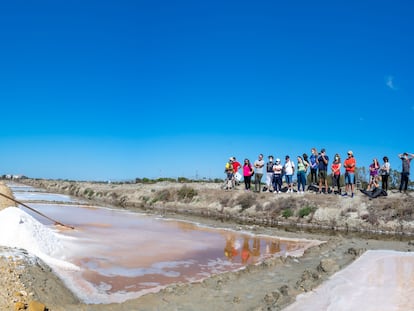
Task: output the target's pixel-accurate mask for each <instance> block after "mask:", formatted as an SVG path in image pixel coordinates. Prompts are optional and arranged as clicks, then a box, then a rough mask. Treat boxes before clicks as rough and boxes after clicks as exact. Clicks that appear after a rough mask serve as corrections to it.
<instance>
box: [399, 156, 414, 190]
mask: <svg viewBox="0 0 414 311" xmlns="http://www.w3.org/2000/svg"><path fill="white" fill-rule="evenodd" d="M398 157H399V158H400V159H401V161H402V172H401V182H400V192H402V191H404V192H406V191H407V187H408V183H409V182H410V180H409V176H410V164H411V160H412V159H414V154H412V153H408V152H404V153H401V154H399V155H398Z"/></svg>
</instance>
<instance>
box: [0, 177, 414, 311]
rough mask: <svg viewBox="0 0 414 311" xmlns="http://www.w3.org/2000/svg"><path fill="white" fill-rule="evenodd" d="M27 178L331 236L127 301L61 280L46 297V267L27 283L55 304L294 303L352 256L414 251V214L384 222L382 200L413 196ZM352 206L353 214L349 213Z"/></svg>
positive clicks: (162, 208)
mask: <svg viewBox="0 0 414 311" xmlns="http://www.w3.org/2000/svg"><path fill="white" fill-rule="evenodd" d="M25 184H27V185H32V186H34V187H38V188H43V189H46V190H47V191H50V192H54V193H63V194H70V195H74V196H77V197H82V198H86V199H87V200H89V201H90V202H91V203H97V204H100V205H104V206H109V207H113V208H121V209H128V210H132V211H134V210H135V211H137V212H138V211H139V212H142V211H146V212H148V213H154V214H161V215H164V216H166V217H170V218H177V219H185V220H189V221H195V222H199V223H202V224H205V225H209V226H213V227H221V228H231V229H234V230H243V231H249V232H252V233H255V234H266V235H271V236H282V237H295V238H306V239H317V240H322V241H325V242H326V243H323V244H322V245H320V246H317V247H314V248H311V249H309V250H308V251H306V253H305V255H304V256H303V257H300V258H292V257H287V258H275V259H271V260H267V261H266V262H264V263H262V264H260V265H258V266H248V267H247V268H246V269H244V270H241V271H239V272H234V273H225V274H221V275H217V276H215V277H212V278H209V279H207V280H205V281H203V282H201V283H194V284H175V285H171V286H169V287H167V288H166V289H164V290H161V291H160V292H158V293H153V294H147V295H145V296H142V297H140V298H137V299H133V300H130V301H126V302H124V303H122V304H109V305H86V304H82V303H80V302H78V301H76V299H75V300H73V296H72V297H70V296H71V293H70V292H68V290H67V289H66V288H65V287H64V286H62V284H60V285H58V286H55V287H54V289H53V290H52V291H53V293H54V295H53V298H52V299H50V296H51V295H48V294H50V293H48V291H47V290H43V294H44V296H42V291H39V287H41V286H42V284H43V283H44V280H45V279H47V278H48V277H49V276H50V274H53V273H52V272H51V271H47V269H43V272H39V273H37V272H36V273H37V275H32V276H31V280H30V282H28V281H24V285H25V287H26V289H25V290H26V291H28V292H30V293H35V292H36V294H33V295H32V296H33V299H38V300H40V301H42V302H46V303H45V304H46V306H47V308H48V309H49V310H104V311H106V310H212V309H230V310H281V309H283V307H285V306H287V305H288V304H290V303H292V302H293V301H294V299H295V297H296V295H298V294H300V293H303V292H307V291H310V290H312V289H313V288H315V287H316V286H317V285H319V284H321V283H322V282H323V281H325V280H327V279H328V278H329V277H330V276H331V275H332V274H334V273H335V272H336V271H339V270H340V269H342V268H344V267H345V266H347V265H349V264H350V263H352V262H353V261H354V260H355V259H356V258H357V257H358V256H360V255H361V254H362V253H363V252H364V251H365V250H368V249H389V250H397V251H412V250H413V248H414V246H413V245H414V243H413V242H412V241H411V236H410V234H411V232H412V231H411V230H409V229H410V228H411V226H412V223H411V221H409V220H408V219H407V218H406V219H399V220H393V221H385V220H386V219H387V218H386V217H389V216H388V215H384V216H382V212H383V209H384V207H385V210H390V209H392V208H394V209H397V208H401V206H405V205H407V206H408V205H410V204H411V205H412V202H413V201H412V197H411V196H410V195H408V196H407V195H406V196H398V195H396V196H389V197H386V198H384V199H381V201H380V200H378V201H374V200H368V199H366V198H364V197H363V196H358V198H357V199H356V200H353V201H351V200H347V199H343V198H339V197H335V196H333V195H332V196H329V195H319V196H318V195H316V194H306V195H305V196H304V197H301V198H298V197H297V196H296V197H294V195H293V194H292V195H290V196H289V195H287V194H286V195H285V196H284V197H282V196H281V197H279V198H275V196H274V195H273V194H271V193H260V194H252V195H253V196H254V200H253V201H252V202H251V203H252V204H251V206H250V207H247V208H244V207H243V206H242V204H239V205H237V204H235V203H238V202H239V201H238V198H239V197H241V196H244V195H245V193H244V191H242V190H236V191H232V192H225V191H223V190H221V189H219V186H218V185H214V184H213V185H201V184H197V185H194V184H189V185H182V184H178V183H176V184H174V183H161V184H153V185H142V184H124V185H115V184H101V183H82V182H66V181H54V180H26V181H25ZM183 186H185V187H187V190H186V193H187V192H188V193H191V191H189V190H188V189H193V190H194V191H195V192H196V195H194V196H192V197H191V198H189V197H185V196H184V197H180V196H177V193H178V191H180V190H181V189H182V187H183ZM162 198H163V200H161V199H162ZM246 198H247V197H246ZM242 199H243V197H242ZM247 200H250V198H247ZM292 201H294V204H293V203H291V202H292ZM274 202H278V204H276V203H274ZM283 204H290V205H289V206H290V207H291V208H292V209H293V210H294V208H295V207H299V208H300V206H301V205H303V204H307V205H312V206H316V207H317V210H320V211H319V214H318V213H317V210H316V211H314V213H313V214H312V215H311V214H309V215H306V216H305V217H300V218H299V217H297V216H292V217H291V219H289V218H285V217H280V216H279V215H277V214H276V212H275V210H277V209H278V207H279V205H283ZM372 205H373V206H374V210H378V211H379V212H378V215H377V217H376V219H374V220H375V221H373V220H372V219H371V222H368V221H367V219H368V220H369V218H368V217H367V216H363V215H368V216H369V215H370V210H369V209H370V208H372ZM272 208H273V209H272ZM344 211H345V212H344ZM334 212H335V213H334ZM349 213H351V214H352V215H351V216H349V215H348V214H349ZM364 213H365V214H364ZM371 213H372V212H371ZM323 216H324V217H325V218H323ZM371 217H372V216H371ZM381 217H383V219H382V218H381ZM341 218H343V219H342V220H341ZM344 219H345V220H347V222H345V221H344ZM293 224H295V225H293ZM346 224H347V225H346ZM342 228H347V230H343V229H342ZM401 229H403V230H401ZM361 232H362V233H361ZM378 233H382V234H380V235H379V234H378ZM385 233H386V234H385ZM3 258H4V257H3ZM1 261H2V262H3V260H1ZM6 261H7V260H6ZM31 273H33V272H31ZM36 273H35V274H36ZM42 288H44V287H42ZM34 289H37V290H36V291H35V290H34ZM38 292H40V293H38ZM63 298H65V299H66V300H63ZM68 298H69V300H68ZM45 299H47V300H45ZM70 299H72V300H70ZM0 310H10V309H1V308H0Z"/></svg>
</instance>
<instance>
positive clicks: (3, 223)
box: [0, 207, 73, 268]
mask: <svg viewBox="0 0 414 311" xmlns="http://www.w3.org/2000/svg"><path fill="white" fill-rule="evenodd" d="M0 245H3V246H8V247H14V248H23V249H25V250H27V251H28V252H29V253H30V254H32V255H35V256H37V257H39V258H41V259H42V260H44V261H45V262H46V263H48V264H52V265H59V266H62V265H64V266H66V267H67V266H68V263H66V262H62V261H61V260H62V259H63V255H64V252H63V245H62V242H61V240H60V238H59V235H58V234H57V233H55V232H53V231H52V230H51V229H50V228H48V227H45V226H44V225H42V224H41V223H40V222H38V221H37V220H36V219H34V218H33V217H32V216H31V215H29V214H27V213H25V212H24V211H22V210H21V209H19V208H16V207H8V208H6V209H4V210H2V211H0ZM69 266H71V264H69ZM71 268H73V267H71Z"/></svg>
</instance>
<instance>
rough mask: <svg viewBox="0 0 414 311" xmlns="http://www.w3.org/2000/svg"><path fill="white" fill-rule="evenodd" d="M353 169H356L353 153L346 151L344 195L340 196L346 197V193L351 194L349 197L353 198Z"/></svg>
mask: <svg viewBox="0 0 414 311" xmlns="http://www.w3.org/2000/svg"><path fill="white" fill-rule="evenodd" d="M355 167H356V160H355V158H354V153H353V152H352V151H351V150H349V151H348V157H347V158H346V160H345V161H344V168H345V193H344V194H343V195H342V196H347V195H348V192H351V197H354V189H355Z"/></svg>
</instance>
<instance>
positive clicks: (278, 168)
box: [273, 159, 283, 194]
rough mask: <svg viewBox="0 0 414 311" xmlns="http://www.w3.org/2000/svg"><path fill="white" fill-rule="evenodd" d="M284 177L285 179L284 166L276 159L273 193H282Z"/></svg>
mask: <svg viewBox="0 0 414 311" xmlns="http://www.w3.org/2000/svg"><path fill="white" fill-rule="evenodd" d="M282 177H283V166H282V164H281V163H280V159H276V162H275V164H274V165H273V192H274V194H278V193H280V192H281V191H282Z"/></svg>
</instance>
